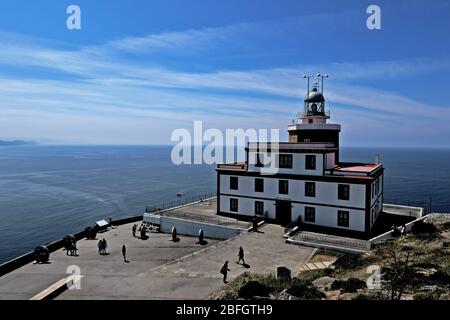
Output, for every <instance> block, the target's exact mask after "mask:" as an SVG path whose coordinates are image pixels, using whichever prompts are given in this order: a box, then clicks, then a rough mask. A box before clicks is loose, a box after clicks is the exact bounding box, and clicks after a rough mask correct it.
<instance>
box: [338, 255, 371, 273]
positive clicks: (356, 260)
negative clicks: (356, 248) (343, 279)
mask: <svg viewBox="0 0 450 320" xmlns="http://www.w3.org/2000/svg"><path fill="white" fill-rule="evenodd" d="M364 264H365V260H364V258H363V257H362V255H360V254H355V253H346V254H344V255H343V256H341V257H339V258H337V260H336V261H335V262H334V263H333V265H334V266H335V267H336V268H337V269H340V270H352V269H356V268H358V267H362V266H364Z"/></svg>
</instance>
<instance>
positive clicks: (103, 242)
mask: <svg viewBox="0 0 450 320" xmlns="http://www.w3.org/2000/svg"><path fill="white" fill-rule="evenodd" d="M97 247H98V253H99V254H106V249H107V248H108V243H107V242H106V239H104V238H103V239H102V240H100V241H99V242H98V244H97ZM122 256H123V261H125V262H128V260H127V247H126V246H125V245H123V246H122Z"/></svg>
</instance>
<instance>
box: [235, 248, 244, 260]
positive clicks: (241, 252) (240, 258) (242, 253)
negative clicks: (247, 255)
mask: <svg viewBox="0 0 450 320" xmlns="http://www.w3.org/2000/svg"><path fill="white" fill-rule="evenodd" d="M241 260H242V264H245V260H244V249H242V247H239V253H238V261H236V263H237V264H239V263H240V262H241Z"/></svg>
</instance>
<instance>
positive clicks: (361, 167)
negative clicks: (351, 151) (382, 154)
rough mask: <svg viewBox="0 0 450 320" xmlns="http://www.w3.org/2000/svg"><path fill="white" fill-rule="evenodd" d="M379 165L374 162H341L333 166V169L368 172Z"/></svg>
mask: <svg viewBox="0 0 450 320" xmlns="http://www.w3.org/2000/svg"><path fill="white" fill-rule="evenodd" d="M378 166H380V165H379V164H375V163H361V164H348V165H346V164H342V163H341V165H340V166H337V167H336V168H334V170H335V171H344V172H361V173H369V172H372V171H373V170H374V169H375V168H377V167H378Z"/></svg>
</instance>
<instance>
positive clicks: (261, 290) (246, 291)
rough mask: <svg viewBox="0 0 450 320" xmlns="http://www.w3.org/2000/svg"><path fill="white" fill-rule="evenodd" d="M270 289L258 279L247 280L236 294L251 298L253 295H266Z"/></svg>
mask: <svg viewBox="0 0 450 320" xmlns="http://www.w3.org/2000/svg"><path fill="white" fill-rule="evenodd" d="M269 293H270V289H269V288H268V287H267V286H265V285H264V284H262V283H260V282H258V281H254V280H251V281H248V282H247V283H245V284H244V285H243V286H242V287H241V288H240V289H239V291H238V295H239V297H241V298H245V299H251V298H253V297H255V296H259V297H268V296H269Z"/></svg>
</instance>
